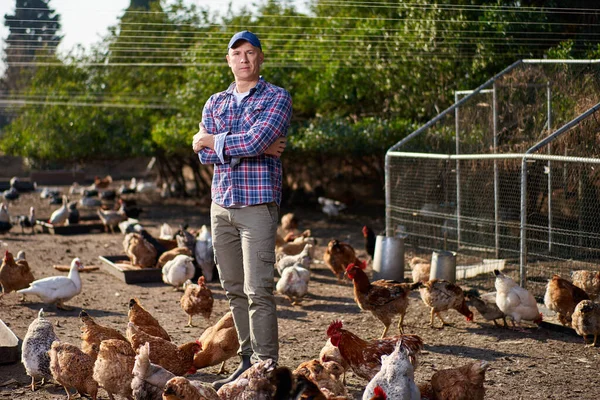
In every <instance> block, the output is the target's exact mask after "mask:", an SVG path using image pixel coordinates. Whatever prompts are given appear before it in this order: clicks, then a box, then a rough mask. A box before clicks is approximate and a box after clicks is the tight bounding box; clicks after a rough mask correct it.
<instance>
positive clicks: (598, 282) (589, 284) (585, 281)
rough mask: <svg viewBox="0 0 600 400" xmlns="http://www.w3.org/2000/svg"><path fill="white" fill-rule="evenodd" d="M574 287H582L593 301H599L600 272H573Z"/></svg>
mask: <svg viewBox="0 0 600 400" xmlns="http://www.w3.org/2000/svg"><path fill="white" fill-rule="evenodd" d="M571 277H572V278H573V285H575V286H577V287H580V288H581V289H583V290H585V292H586V293H587V294H588V296H590V299H591V300H597V299H598V296H600V271H587V270H584V269H581V270H578V271H573V272H571Z"/></svg>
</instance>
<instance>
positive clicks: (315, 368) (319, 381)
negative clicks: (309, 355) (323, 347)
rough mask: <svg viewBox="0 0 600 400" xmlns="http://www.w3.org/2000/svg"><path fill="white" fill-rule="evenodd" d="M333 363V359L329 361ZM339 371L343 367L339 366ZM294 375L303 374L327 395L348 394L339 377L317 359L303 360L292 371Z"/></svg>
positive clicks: (328, 396)
mask: <svg viewBox="0 0 600 400" xmlns="http://www.w3.org/2000/svg"><path fill="white" fill-rule="evenodd" d="M330 363H333V361H330ZM339 369H340V371H342V370H343V369H342V368H341V366H340V367H339ZM293 374H294V376H296V377H298V376H304V377H305V378H307V379H309V380H311V381H312V382H314V383H315V384H316V385H317V387H318V388H319V390H320V391H321V392H322V393H323V394H324V395H325V396H326V397H327V398H330V397H335V396H348V391H347V390H346V387H345V386H344V384H343V383H342V381H341V380H340V379H339V375H337V376H336V375H334V374H332V373H331V369H330V368H326V367H325V366H324V365H323V364H322V363H321V361H319V360H316V359H314V360H310V361H305V362H303V363H302V364H300V365H298V367H297V368H296V369H295V370H294V372H293Z"/></svg>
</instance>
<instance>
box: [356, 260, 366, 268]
mask: <svg viewBox="0 0 600 400" xmlns="http://www.w3.org/2000/svg"><path fill="white" fill-rule="evenodd" d="M358 266H359V267H360V269H362V270H364V269H366V268H367V262H366V261H361V262H360V263H359V264H358Z"/></svg>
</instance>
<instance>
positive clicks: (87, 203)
mask: <svg viewBox="0 0 600 400" xmlns="http://www.w3.org/2000/svg"><path fill="white" fill-rule="evenodd" d="M79 205H81V207H84V208H97V207H101V206H102V201H100V199H97V198H95V197H88V196H84V197H82V198H80V199H79Z"/></svg>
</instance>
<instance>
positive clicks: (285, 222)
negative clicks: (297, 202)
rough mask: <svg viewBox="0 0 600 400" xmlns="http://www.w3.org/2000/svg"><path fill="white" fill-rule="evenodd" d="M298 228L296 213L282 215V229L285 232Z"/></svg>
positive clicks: (294, 230)
mask: <svg viewBox="0 0 600 400" xmlns="http://www.w3.org/2000/svg"><path fill="white" fill-rule="evenodd" d="M296 229H298V218H297V217H296V215H294V213H287V214H284V215H282V216H281V230H282V231H283V233H284V234H287V233H290V232H292V233H293V232H296Z"/></svg>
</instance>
